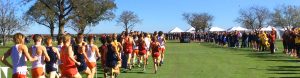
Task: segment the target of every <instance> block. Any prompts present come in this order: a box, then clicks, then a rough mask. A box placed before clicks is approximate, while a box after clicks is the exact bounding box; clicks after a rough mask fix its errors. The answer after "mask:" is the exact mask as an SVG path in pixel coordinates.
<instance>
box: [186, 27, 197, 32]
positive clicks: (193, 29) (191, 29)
mask: <svg viewBox="0 0 300 78" xmlns="http://www.w3.org/2000/svg"><path fill="white" fill-rule="evenodd" d="M185 32H190V33H194V32H195V28H194V27H191V28H189V29H187V30H186V31H185Z"/></svg>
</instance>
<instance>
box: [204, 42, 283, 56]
mask: <svg viewBox="0 0 300 78" xmlns="http://www.w3.org/2000/svg"><path fill="white" fill-rule="evenodd" d="M202 45H204V46H207V47H210V48H220V49H227V50H232V52H234V51H239V52H238V54H237V55H244V56H246V57H253V58H263V59H278V58H287V57H286V56H283V55H280V54H278V53H275V54H271V53H270V52H269V51H263V52H255V51H253V50H252V49H251V48H231V47H223V46H219V45H217V44H213V43H205V44H202Z"/></svg>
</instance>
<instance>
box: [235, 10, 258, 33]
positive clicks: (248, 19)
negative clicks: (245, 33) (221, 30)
mask: <svg viewBox="0 0 300 78" xmlns="http://www.w3.org/2000/svg"><path fill="white" fill-rule="evenodd" d="M239 14H240V16H239V17H238V18H237V20H236V21H237V22H239V23H241V24H242V25H243V26H244V27H246V28H248V29H257V28H258V27H257V26H256V25H254V24H255V20H256V17H255V14H254V13H253V11H250V10H240V12H239Z"/></svg>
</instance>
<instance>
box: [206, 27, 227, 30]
mask: <svg viewBox="0 0 300 78" xmlns="http://www.w3.org/2000/svg"><path fill="white" fill-rule="evenodd" d="M209 31H225V30H224V29H222V28H220V27H211V28H210V29H209Z"/></svg>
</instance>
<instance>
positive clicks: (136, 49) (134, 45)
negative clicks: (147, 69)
mask: <svg viewBox="0 0 300 78" xmlns="http://www.w3.org/2000/svg"><path fill="white" fill-rule="evenodd" d="M132 37H133V42H134V43H133V49H134V50H133V53H132V59H131V61H132V66H133V67H134V66H135V65H136V62H137V61H136V60H137V59H136V58H138V57H137V55H138V53H139V47H138V39H139V38H138V33H137V31H134V33H133V34H132Z"/></svg>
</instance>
